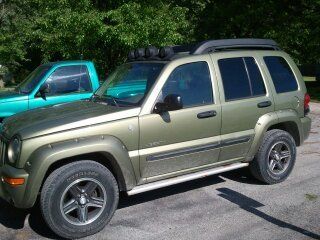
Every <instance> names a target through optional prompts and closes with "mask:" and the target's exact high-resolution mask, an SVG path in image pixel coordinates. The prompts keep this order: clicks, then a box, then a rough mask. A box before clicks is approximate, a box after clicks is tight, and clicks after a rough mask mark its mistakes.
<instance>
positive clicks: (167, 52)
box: [159, 46, 175, 60]
mask: <svg viewBox="0 0 320 240" xmlns="http://www.w3.org/2000/svg"><path fill="white" fill-rule="evenodd" d="M174 53H175V52H174V51H173V48H172V47H169V46H167V47H162V48H160V50H159V57H160V58H161V59H163V60H166V59H170V58H171V57H172V56H173V55H174Z"/></svg>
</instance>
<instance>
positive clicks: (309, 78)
mask: <svg viewBox="0 0 320 240" xmlns="http://www.w3.org/2000/svg"><path fill="white" fill-rule="evenodd" d="M303 79H304V81H305V82H315V81H316V78H315V77H307V76H304V77H303Z"/></svg>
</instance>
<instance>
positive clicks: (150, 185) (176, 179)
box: [127, 163, 249, 196]
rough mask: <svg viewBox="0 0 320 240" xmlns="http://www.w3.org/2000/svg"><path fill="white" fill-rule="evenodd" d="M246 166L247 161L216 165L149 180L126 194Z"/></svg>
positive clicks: (247, 164) (133, 193)
mask: <svg viewBox="0 0 320 240" xmlns="http://www.w3.org/2000/svg"><path fill="white" fill-rule="evenodd" d="M247 166H249V163H233V164H229V165H225V166H221V167H217V168H214V169H208V170H203V171H200V172H196V173H190V174H186V175H183V176H178V177H173V178H169V179H165V180H161V181H157V182H151V183H147V184H143V185H139V186H136V187H134V188H133V189H132V190H130V191H128V192H127V194H128V195H129V196H131V195H135V194H138V193H143V192H147V191H151V190H155V189H159V188H163V187H168V186H171V185H175V184H178V183H183V182H187V181H191V180H194V179H198V178H203V177H208V176H211V175H215V174H218V173H222V172H227V171H231V170H235V169H238V168H243V167H247Z"/></svg>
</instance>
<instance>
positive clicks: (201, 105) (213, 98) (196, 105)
mask: <svg viewBox="0 0 320 240" xmlns="http://www.w3.org/2000/svg"><path fill="white" fill-rule="evenodd" d="M193 63H205V64H206V66H207V69H208V72H209V76H210V82H211V96H212V102H211V103H207V104H195V105H189V106H188V107H183V108H182V109H180V110H176V111H181V110H185V109H190V108H196V107H204V106H209V105H215V104H216V102H215V97H214V85H213V79H212V74H211V70H210V65H209V63H208V61H205V60H199V61H193V62H187V63H183V64H180V65H178V66H176V67H175V68H174V69H173V70H172V71H171V72H170V73H169V75H168V77H167V78H166V80H165V81H164V83H163V85H162V87H161V89H160V90H159V92H158V95H157V97H156V100H155V102H154V104H153V105H152V109H151V111H152V110H153V109H154V107H155V105H156V104H157V103H158V102H159V101H158V99H159V96H160V93H161V90H162V88H163V87H164V86H165V84H166V83H167V81H168V79H169V78H170V76H171V74H172V73H173V72H174V71H175V70H176V69H177V68H179V67H182V66H185V65H188V64H193ZM151 113H152V112H151Z"/></svg>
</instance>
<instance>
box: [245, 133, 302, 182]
mask: <svg viewBox="0 0 320 240" xmlns="http://www.w3.org/2000/svg"><path fill="white" fill-rule="evenodd" d="M277 143H283V144H284V146H285V147H286V148H288V150H287V152H289V154H290V156H291V157H290V160H288V161H287V163H286V168H283V169H282V172H281V171H280V170H281V168H279V173H275V170H276V169H275V170H274V171H272V170H271V169H272V166H270V165H272V164H271V162H270V161H271V160H270V159H273V158H269V153H270V152H271V151H272V147H273V146H275V144H277ZM278 156H279V155H278ZM278 159H279V158H277V160H278ZM287 159H289V158H287ZM285 160H286V159H285ZM275 161H276V160H275ZM295 161H296V143H295V141H294V139H293V138H292V136H291V135H290V134H289V133H288V132H286V131H283V130H279V129H273V130H270V131H267V132H266V134H265V136H264V138H263V141H262V144H261V146H260V148H259V150H258V152H257V154H256V156H255V157H254V159H253V161H252V162H251V163H250V171H251V173H252V175H253V176H254V177H255V178H256V179H258V180H260V181H262V182H264V183H267V184H276V183H280V182H282V181H284V180H285V179H286V178H287V177H288V176H289V175H290V173H291V171H292V169H293V167H294V164H295ZM269 164H270V165H269ZM280 166H281V165H280ZM276 167H277V166H276Z"/></svg>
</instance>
